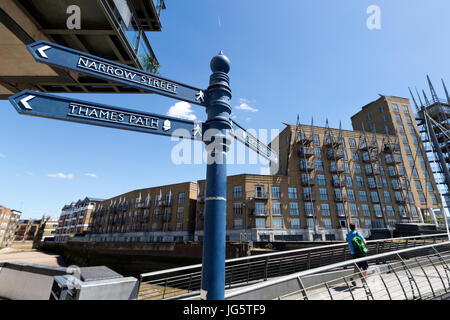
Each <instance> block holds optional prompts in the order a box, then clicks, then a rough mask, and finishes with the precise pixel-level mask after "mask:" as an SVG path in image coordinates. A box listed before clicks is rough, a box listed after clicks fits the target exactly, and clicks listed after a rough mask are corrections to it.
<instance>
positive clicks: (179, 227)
mask: <svg viewBox="0 0 450 320" xmlns="http://www.w3.org/2000/svg"><path fill="white" fill-rule="evenodd" d="M176 231H183V222H177V226H176Z"/></svg>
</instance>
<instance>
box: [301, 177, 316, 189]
mask: <svg viewBox="0 0 450 320" xmlns="http://www.w3.org/2000/svg"><path fill="white" fill-rule="evenodd" d="M315 185H316V179H315V178H310V179H307V180H305V179H302V186H304V187H314V186H315Z"/></svg>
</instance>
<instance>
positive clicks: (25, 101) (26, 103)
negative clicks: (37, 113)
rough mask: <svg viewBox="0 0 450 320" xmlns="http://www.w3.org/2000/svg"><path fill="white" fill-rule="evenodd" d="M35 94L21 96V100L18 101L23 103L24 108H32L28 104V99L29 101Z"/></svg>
mask: <svg viewBox="0 0 450 320" xmlns="http://www.w3.org/2000/svg"><path fill="white" fill-rule="evenodd" d="M34 98H35V96H27V97H25V98H23V99H22V100H20V103H22V104H23V106H24V107H25V109H28V110H33V108H31V106H30V104H29V103H28V101H30V100H31V99H34Z"/></svg>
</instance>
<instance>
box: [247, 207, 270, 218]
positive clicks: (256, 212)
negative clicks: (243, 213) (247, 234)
mask: <svg viewBox="0 0 450 320" xmlns="http://www.w3.org/2000/svg"><path fill="white" fill-rule="evenodd" d="M249 216H250V217H268V216H269V210H267V209H264V210H255V209H254V208H251V209H250V213H249Z"/></svg>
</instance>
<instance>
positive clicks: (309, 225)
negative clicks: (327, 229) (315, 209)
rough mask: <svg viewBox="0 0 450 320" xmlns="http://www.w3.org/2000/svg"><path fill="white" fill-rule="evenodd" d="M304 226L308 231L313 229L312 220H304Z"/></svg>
mask: <svg viewBox="0 0 450 320" xmlns="http://www.w3.org/2000/svg"><path fill="white" fill-rule="evenodd" d="M306 226H307V227H308V229H314V219H311V218H308V219H306Z"/></svg>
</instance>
